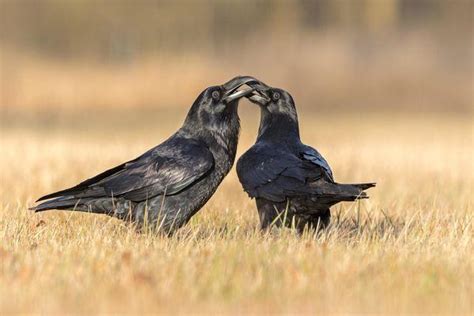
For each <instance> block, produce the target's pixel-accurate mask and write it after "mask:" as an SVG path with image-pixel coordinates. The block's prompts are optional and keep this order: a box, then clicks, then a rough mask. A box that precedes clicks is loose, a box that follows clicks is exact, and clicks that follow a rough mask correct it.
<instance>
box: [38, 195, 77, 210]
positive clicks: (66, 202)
mask: <svg viewBox="0 0 474 316" xmlns="http://www.w3.org/2000/svg"><path fill="white" fill-rule="evenodd" d="M82 206H83V205H82V203H81V200H80V199H77V198H74V197H68V196H66V197H58V198H55V199H52V200H47V201H44V202H42V203H40V204H38V205H36V206H33V207H30V208H29V209H30V210H31V211H35V212H42V211H47V210H72V209H77V210H80V209H81V208H82Z"/></svg>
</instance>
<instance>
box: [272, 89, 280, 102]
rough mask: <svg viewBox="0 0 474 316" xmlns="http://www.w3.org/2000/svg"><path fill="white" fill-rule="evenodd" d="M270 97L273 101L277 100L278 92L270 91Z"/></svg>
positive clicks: (278, 97)
mask: <svg viewBox="0 0 474 316" xmlns="http://www.w3.org/2000/svg"><path fill="white" fill-rule="evenodd" d="M272 99H273V101H277V100H279V99H280V92H276V91H275V92H273V93H272Z"/></svg>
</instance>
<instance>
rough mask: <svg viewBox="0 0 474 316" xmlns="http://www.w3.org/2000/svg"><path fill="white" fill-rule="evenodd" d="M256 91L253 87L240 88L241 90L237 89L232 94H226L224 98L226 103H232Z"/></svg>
mask: <svg viewBox="0 0 474 316" xmlns="http://www.w3.org/2000/svg"><path fill="white" fill-rule="evenodd" d="M253 92H254V89H253V88H250V89H246V90H239V91H236V92H234V93H232V94H230V95H229V96H226V97H225V98H224V102H225V103H230V102H232V101H234V100H238V99H240V98H242V97H246V96H248V95H249V94H251V93H253Z"/></svg>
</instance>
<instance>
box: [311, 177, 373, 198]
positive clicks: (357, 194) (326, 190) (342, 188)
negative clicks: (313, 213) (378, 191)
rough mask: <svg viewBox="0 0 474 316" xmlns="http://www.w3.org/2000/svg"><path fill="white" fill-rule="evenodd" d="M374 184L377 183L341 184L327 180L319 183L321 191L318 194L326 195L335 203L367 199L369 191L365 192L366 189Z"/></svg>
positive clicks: (318, 186)
mask: <svg viewBox="0 0 474 316" xmlns="http://www.w3.org/2000/svg"><path fill="white" fill-rule="evenodd" d="M374 186H375V183H360V184H340V183H330V182H326V181H324V183H319V184H317V188H318V190H319V191H320V192H319V193H318V195H320V196H324V197H325V198H326V199H328V200H330V201H333V202H335V203H337V202H341V201H355V200H359V199H367V198H369V197H368V195H367V193H366V192H364V190H367V189H369V188H372V187H374Z"/></svg>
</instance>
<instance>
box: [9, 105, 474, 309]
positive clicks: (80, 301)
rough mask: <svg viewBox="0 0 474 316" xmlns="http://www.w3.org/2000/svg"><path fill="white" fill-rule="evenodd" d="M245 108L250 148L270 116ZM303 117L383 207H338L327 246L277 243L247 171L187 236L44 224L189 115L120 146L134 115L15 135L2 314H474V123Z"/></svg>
mask: <svg viewBox="0 0 474 316" xmlns="http://www.w3.org/2000/svg"><path fill="white" fill-rule="evenodd" d="M241 110H242V112H243V118H242V121H243V127H244V130H243V135H242V140H241V143H240V146H239V148H240V151H243V150H245V148H247V147H248V146H249V145H250V144H251V143H252V142H253V140H254V137H255V136H254V133H255V128H256V122H257V118H256V115H255V114H256V113H255V109H253V108H251V107H250V106H247V105H244V104H243V106H242V108H241ZM179 115H181V114H179ZM176 116H177V115H176ZM300 116H301V117H304V119H303V120H302V122H301V124H302V134H303V137H304V140H305V141H306V142H308V143H310V144H313V145H315V146H317V147H318V148H319V149H320V150H321V152H322V153H324V154H325V156H326V157H327V158H328V160H329V161H330V162H331V164H332V166H333V169H334V171H335V174H336V177H337V179H338V180H340V181H372V180H376V181H377V182H378V187H377V188H376V189H373V190H372V191H371V192H370V194H371V199H370V200H368V201H364V202H362V203H360V204H344V205H341V206H338V207H335V208H334V209H333V212H334V214H335V217H334V221H333V224H332V226H331V227H330V228H329V229H328V230H327V231H325V232H323V233H322V234H320V235H318V236H315V235H312V234H305V235H304V236H297V235H295V234H294V233H293V232H291V231H289V230H282V231H275V232H273V233H271V234H267V235H262V234H261V233H260V232H259V231H258V230H257V217H256V211H255V209H254V206H253V203H252V201H250V200H249V199H248V198H247V197H246V196H245V195H244V194H243V193H242V191H241V188H240V185H239V183H238V181H237V178H236V175H235V171H232V172H231V174H230V175H229V176H228V177H227V178H226V180H225V181H224V183H223V185H222V186H221V188H220V189H219V191H218V192H217V193H216V194H215V196H214V197H213V198H212V200H211V201H210V202H209V203H208V204H207V205H206V206H205V207H204V208H203V209H202V210H201V212H200V213H198V215H197V216H196V217H195V218H193V220H192V222H191V223H190V225H188V226H187V227H185V228H184V229H182V230H181V231H180V232H179V233H178V234H177V235H175V236H174V237H172V238H164V237H160V236H154V235H149V234H138V233H136V232H135V231H133V230H132V229H130V228H129V227H127V226H126V225H125V224H123V223H122V222H119V221H117V220H114V219H110V218H108V217H105V216H96V215H90V214H74V213H66V212H49V213H42V214H32V213H30V212H28V211H27V210H26V207H27V206H28V205H31V204H32V201H33V199H34V198H35V197H38V196H39V195H41V194H43V193H47V192H50V191H52V190H55V189H59V188H62V187H64V186H68V185H71V184H74V183H76V182H77V181H79V180H81V179H83V178H85V177H87V176H91V175H93V174H94V173H96V172H98V171H100V170H102V169H104V168H106V167H110V166H113V165H114V164H117V163H119V162H121V161H123V160H125V159H129V158H132V157H134V156H136V155H137V154H139V153H141V152H143V151H144V150H145V149H147V148H148V147H150V146H152V145H154V144H156V143H158V142H160V141H161V140H162V139H163V138H164V137H166V136H167V135H168V134H170V133H171V132H172V131H173V130H174V129H175V128H176V126H177V125H178V122H180V121H181V119H182V118H181V117H179V118H178V117H174V118H172V119H171V122H176V123H173V124H176V125H173V124H170V123H168V124H167V125H164V126H157V125H156V124H152V123H150V121H148V120H146V121H144V122H147V123H144V124H143V126H138V127H137V128H128V129H121V128H120V129H118V128H115V129H114V132H113V133H111V132H110V129H109V128H110V127H112V126H115V124H117V122H122V125H121V126H123V122H124V120H125V116H120V117H119V118H115V119H113V120H112V119H110V120H109V121H106V123H104V125H103V126H99V127H98V126H96V125H95V128H91V129H88V127H89V125H87V124H88V123H87V121H84V124H85V128H84V129H77V126H78V124H77V123H76V124H75V125H72V126H73V127H69V128H54V127H55V125H54V124H51V125H50V126H49V128H48V129H46V130H44V129H35V128H29V129H24V128H21V129H20V128H18V127H15V126H10V127H8V128H7V127H4V128H3V129H2V135H1V137H2V138H1V142H2V144H1V146H2V155H1V157H0V163H1V166H2V168H1V170H2V171H1V180H2V181H1V186H0V195H1V197H2V200H1V202H0V203H1V204H0V240H1V245H0V259H1V261H0V262H1V269H0V313H13V312H38V311H41V312H54V313H63V312H80V313H88V312H134V313H138V312H170V313H175V312H182V313H186V312H201V313H204V312H225V313H239V312H252V313H262V312H266V313H276V312H288V313H297V312H304V313H314V312H328V313H347V312H362V313H365V312H379V313H386V312H391V313H399V312H405V313H407V312H428V313H430V312H431V313H434V312H436V313H447V314H462V313H466V314H468V313H472V312H473V305H472V304H473V302H472V293H473V277H474V274H473V271H474V264H473V262H474V256H473V253H474V252H473V245H472V237H473V226H472V215H473V205H472V185H473V179H474V176H473V174H474V173H473V167H472V158H473V157H472V155H473V152H472V125H471V123H472V121H471V118H470V117H467V118H466V117H464V118H463V117H460V116H455V115H453V116H443V117H441V116H430V115H425V116H423V117H421V116H419V117H409V116H406V115H390V116H388V115H376V114H372V115H364V116H358V115H351V116H349V115H345V116H338V115H325V116H315V115H314V114H311V113H309V112H308V113H305V111H300ZM159 117H160V113H156V118H157V120H159ZM107 122H109V123H107ZM66 125H67V124H66ZM61 126H62V125H61ZM150 135H153V136H150Z"/></svg>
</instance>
